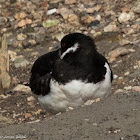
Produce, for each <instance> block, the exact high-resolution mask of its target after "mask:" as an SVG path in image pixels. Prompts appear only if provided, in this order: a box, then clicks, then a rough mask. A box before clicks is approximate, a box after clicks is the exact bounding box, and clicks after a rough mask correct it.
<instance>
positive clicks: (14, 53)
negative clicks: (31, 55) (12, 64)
mask: <svg viewBox="0 0 140 140" xmlns="http://www.w3.org/2000/svg"><path fill="white" fill-rule="evenodd" d="M8 54H9V56H10V59H11V61H15V59H16V57H17V53H16V52H14V51H11V50H8Z"/></svg>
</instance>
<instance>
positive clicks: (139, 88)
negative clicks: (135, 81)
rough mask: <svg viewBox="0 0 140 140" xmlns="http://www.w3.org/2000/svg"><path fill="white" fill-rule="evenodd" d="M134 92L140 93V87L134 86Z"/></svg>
mask: <svg viewBox="0 0 140 140" xmlns="http://www.w3.org/2000/svg"><path fill="white" fill-rule="evenodd" d="M132 90H133V91H136V92H140V86H134V87H132Z"/></svg>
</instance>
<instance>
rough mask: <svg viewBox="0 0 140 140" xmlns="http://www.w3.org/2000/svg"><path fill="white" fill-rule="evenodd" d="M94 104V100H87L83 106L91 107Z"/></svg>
mask: <svg viewBox="0 0 140 140" xmlns="http://www.w3.org/2000/svg"><path fill="white" fill-rule="evenodd" d="M94 102H95V100H88V101H86V102H85V103H84V106H87V105H91V104H93V103H94Z"/></svg>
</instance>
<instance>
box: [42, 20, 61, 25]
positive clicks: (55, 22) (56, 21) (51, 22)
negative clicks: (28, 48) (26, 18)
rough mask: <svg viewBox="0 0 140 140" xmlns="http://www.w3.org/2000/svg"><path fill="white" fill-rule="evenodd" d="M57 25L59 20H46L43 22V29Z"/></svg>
mask: <svg viewBox="0 0 140 140" xmlns="http://www.w3.org/2000/svg"><path fill="white" fill-rule="evenodd" d="M58 24H59V20H57V19H55V20H50V19H48V20H46V21H44V22H43V27H53V26H56V25H58Z"/></svg>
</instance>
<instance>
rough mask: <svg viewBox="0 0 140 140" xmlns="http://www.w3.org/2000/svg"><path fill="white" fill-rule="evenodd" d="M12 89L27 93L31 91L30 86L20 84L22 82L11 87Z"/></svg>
mask: <svg viewBox="0 0 140 140" xmlns="http://www.w3.org/2000/svg"><path fill="white" fill-rule="evenodd" d="M13 91H16V92H25V93H29V92H31V89H30V87H28V86H25V85H22V84H18V85H17V86H16V87H15V88H14V89H13Z"/></svg>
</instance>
